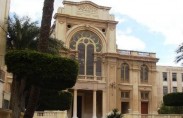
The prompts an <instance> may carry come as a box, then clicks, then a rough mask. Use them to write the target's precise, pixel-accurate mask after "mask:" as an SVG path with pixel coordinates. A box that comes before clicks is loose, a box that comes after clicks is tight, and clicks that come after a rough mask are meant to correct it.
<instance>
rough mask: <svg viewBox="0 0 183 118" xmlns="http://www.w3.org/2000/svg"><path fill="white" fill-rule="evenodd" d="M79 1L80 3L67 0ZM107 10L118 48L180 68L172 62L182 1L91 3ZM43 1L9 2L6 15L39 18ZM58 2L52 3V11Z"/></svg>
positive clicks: (180, 35) (180, 38)
mask: <svg viewBox="0 0 183 118" xmlns="http://www.w3.org/2000/svg"><path fill="white" fill-rule="evenodd" d="M71 1H81V0H71ZM91 1H92V2H95V3H97V4H99V5H103V6H109V7H111V11H110V13H111V14H113V15H115V18H116V21H119V23H118V25H117V32H116V38H117V39H116V40H117V45H118V48H119V49H125V50H137V51H143V52H154V53H156V56H157V58H159V59H160V60H159V62H158V63H157V64H158V65H164V66H180V63H179V64H176V63H175V62H174V60H175V56H176V53H175V50H176V49H177V47H178V46H179V45H180V44H181V43H182V42H183V7H182V4H183V0H91ZM42 6H43V0H12V1H11V8H10V12H11V13H13V12H15V13H17V14H18V15H19V16H24V15H28V16H30V17H31V18H32V19H33V20H40V19H41V16H42ZM59 6H63V5H62V0H55V11H54V12H56V10H57V8H58V7H59Z"/></svg>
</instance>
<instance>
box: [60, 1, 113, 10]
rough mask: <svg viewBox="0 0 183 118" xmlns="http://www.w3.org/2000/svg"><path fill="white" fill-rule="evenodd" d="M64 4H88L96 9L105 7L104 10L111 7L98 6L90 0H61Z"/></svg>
mask: <svg viewBox="0 0 183 118" xmlns="http://www.w3.org/2000/svg"><path fill="white" fill-rule="evenodd" d="M64 4H70V5H82V4H90V5H92V6H94V7H96V8H98V9H105V10H110V9H111V7H106V6H100V5H97V4H95V3H93V2H91V1H81V2H73V1H66V0H64V1H63V5H64Z"/></svg>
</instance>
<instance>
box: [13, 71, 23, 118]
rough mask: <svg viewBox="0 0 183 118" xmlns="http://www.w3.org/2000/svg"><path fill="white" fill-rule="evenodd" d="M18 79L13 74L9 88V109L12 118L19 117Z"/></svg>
mask: <svg viewBox="0 0 183 118" xmlns="http://www.w3.org/2000/svg"><path fill="white" fill-rule="evenodd" d="M19 88H20V81H18V80H17V78H16V75H14V76H13V81H12V88H11V105H10V107H11V110H12V116H11V117H12V118H20V113H21V107H20V106H21V103H20V96H19V92H20V91H19V90H20V89H19Z"/></svg>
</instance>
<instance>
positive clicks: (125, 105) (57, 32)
mask: <svg viewBox="0 0 183 118" xmlns="http://www.w3.org/2000/svg"><path fill="white" fill-rule="evenodd" d="M63 4H64V7H60V8H59V9H58V11H57V13H56V14H55V16H54V18H55V24H54V28H53V33H52V36H53V37H55V38H57V39H59V40H62V41H63V42H64V43H65V46H66V47H67V48H68V49H70V50H69V51H68V52H65V53H62V55H65V56H67V57H70V58H72V59H76V60H78V62H79V66H80V70H79V76H78V80H77V83H76V85H75V86H74V87H73V88H72V89H70V90H69V91H71V92H73V95H74V101H73V108H72V109H70V110H69V111H68V115H69V118H70V117H73V118H77V117H78V118H105V116H106V114H107V113H108V112H110V111H111V110H112V109H114V108H118V109H119V110H120V111H121V112H122V113H134V114H141V113H143V114H152V113H155V114H156V113H157V107H158V106H157V88H158V87H157V81H156V73H157V72H156V63H157V61H158V59H157V58H156V54H155V53H148V52H138V51H127V50H118V49H117V46H116V25H117V23H118V22H117V21H115V18H114V16H113V15H111V14H109V10H110V7H104V6H99V5H97V4H95V3H93V2H90V1H82V2H71V1H63Z"/></svg>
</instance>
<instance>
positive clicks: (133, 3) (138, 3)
mask: <svg viewBox="0 0 183 118" xmlns="http://www.w3.org/2000/svg"><path fill="white" fill-rule="evenodd" d="M92 1H94V2H96V3H99V4H101V5H107V6H111V7H112V12H113V13H118V14H122V15H127V16H129V17H131V18H133V19H135V20H136V21H137V22H139V23H141V24H143V25H145V26H147V27H149V29H150V31H153V32H159V33H162V34H163V35H164V37H165V44H180V43H181V42H182V39H183V23H182V21H183V7H182V4H183V0H120V1H119V0H108V1H106V0H100V1H99V0H92Z"/></svg>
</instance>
